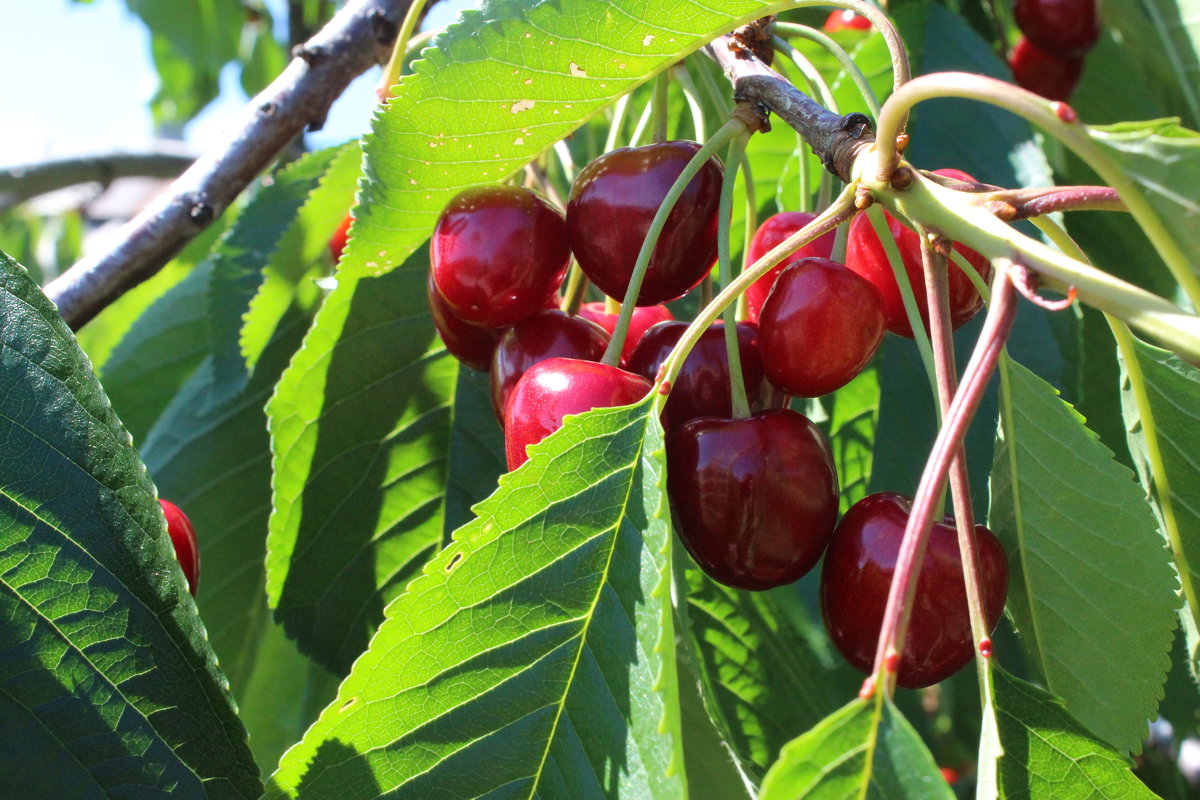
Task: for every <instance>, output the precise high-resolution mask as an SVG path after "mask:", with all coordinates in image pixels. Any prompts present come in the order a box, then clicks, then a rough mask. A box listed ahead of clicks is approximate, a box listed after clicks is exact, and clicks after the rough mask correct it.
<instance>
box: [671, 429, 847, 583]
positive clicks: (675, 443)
mask: <svg viewBox="0 0 1200 800" xmlns="http://www.w3.org/2000/svg"><path fill="white" fill-rule="evenodd" d="M667 490H668V492H669V497H670V500H671V508H672V511H673V512H674V515H675V520H676V522H677V523H678V530H679V538H680V539H681V540H682V541H683V544H684V546H685V547H687V549H688V552H689V553H691V554H692V558H694V559H696V563H697V564H699V565H700V566H701V567H702V568H703V569H704V571H705V572H707V573H708V574H709V575H711V576H712V577H713V578H714V579H716V580H718V581H720V582H721V583H724V584H726V585H728V586H733V587H736V588H738V589H770V588H771V587H773V586H782V585H784V584H787V583H792V582H793V581H795V580H797V579H799V578H801V577H802V576H804V575H805V574H806V573H807V572H808V571H809V570H810V569H812V568H813V565H815V564H816V563H817V560H818V559H819V558H820V557H821V553H822V552H824V550H825V546H826V544H828V542H829V537H830V536H831V535H833V527H834V523H836V522H837V509H838V480H837V472H836V471H835V470H834V466H833V456H832V454H831V453H830V450H829V443H828V442H827V441H826V440H825V436H824V435H823V434H822V433H821V431H820V429H818V428H817V427H816V426H815V425H813V424H812V423H811V422H809V420H808V418H807V417H805V416H804V415H803V414H800V413H797V412H795V411H792V410H791V409H787V408H783V409H774V410H771V411H763V412H760V413H758V414H755V415H754V416H752V417H744V418H741V419H717V418H715V417H702V418H700V419H694V420H692V421H691V422H688V423H687V424H685V425H683V426H682V427H680V428H677V429H676V430H674V431H673V432H671V433H670V435H669V436H668V437H667Z"/></svg>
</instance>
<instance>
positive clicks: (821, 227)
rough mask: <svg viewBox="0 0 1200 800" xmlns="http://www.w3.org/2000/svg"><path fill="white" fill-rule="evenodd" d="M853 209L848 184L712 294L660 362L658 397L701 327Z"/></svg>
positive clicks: (680, 367)
mask: <svg viewBox="0 0 1200 800" xmlns="http://www.w3.org/2000/svg"><path fill="white" fill-rule="evenodd" d="M856 212H857V209H855V207H854V187H853V186H847V187H846V188H845V189H843V190H842V193H841V195H839V196H838V198H837V199H836V200H835V201H834V202H833V203H832V204H831V205H830V206H829V208H827V209H825V211H824V212H823V213H821V215H820V216H818V217H817V218H816V219H814V220H813V221H812V222H810V223H808V224H807V225H805V226H804V227H803V228H801V229H800V230H798V231H796V232H795V233H793V234H792V235H791V236H789V237H788V238H786V239H784V240H783V241H782V242H780V243H779V244H778V245H776V246H775V247H773V248H772V249H771V250H770V251H768V252H767V253H765V254H764V255H763V256H762V258H760V259H758V260H757V261H755V262H754V263H753V264H752V265H751V266H750V267H748V268H747V269H745V270H743V271H742V274H741V275H738V276H737V277H736V278H734V280H733V281H732V282H731V283H730V284H729V285H728V286H726V287H725V288H724V289H722V290H721V292H720V293H719V294H718V295H717V296H716V297H715V298H713V301H712V302H711V303H708V304H707V305H705V307H704V308H703V309H701V310H700V313H699V314H697V315H696V318H695V319H694V320H692V324H691V325H689V326H688V327H687V330H685V331H684V332H683V335H682V336H681V337H679V341H678V342H677V343H676V344H675V348H674V349H673V350H671V354H670V355H669V356H667V359H666V361H664V362H663V366H662V367H661V368H660V369H659V371H658V378H657V380H656V381H655V384H654V388H655V392H656V393H657V395H658V397H660V398H662V394H661V392H659V391H658V390H659V389H660V388H661V387H662V386H663V385H664V384H667V383H673V382H674V381H675V378H676V377H678V375H679V370H680V369H682V368H683V362H684V359H686V358H687V355H688V353H689V352H691V350H692V347H694V346H695V344H696V342H698V341H699V340H700V337H701V336H702V335H703V333H704V331H706V330H708V327H709V326H710V325H712V323H713V322H715V321H716V319H717V317H718V316H720V315H721V312H722V311H724V310H725V308H726V306H728V305H730V304H731V303H734V302H735V301H736V300H737V298H738V297H740V296H741V295H742V294H743V293H745V291H746V289H747V288H748V287H749V286H750V284H752V283H754V282H755V281H756V280H758V279H759V278H761V277H762V276H763V275H766V274H767V273H768V272H770V271H771V269H772V268H774V267H775V266H776V265H777V264H779V263H780V262H781V261H783V260H784V259H785V258H787V257H788V256H790V255H791V254H792V253H794V252H795V251H797V250H799V249H800V248H801V247H803V246H804V245H806V244H808V243H809V242H811V241H813V240H815V239H817V238H818V237H820V236H824V235H825V234H826V233H829V232H830V231H832V230H833V229H835V228H836V227H837V226H838V225H840V224H842V223H843V222H845V221H846V220H848V219H850V217H852V216H854V214H855V213H856ZM658 402H660V403H662V402H665V398H662V399H661V400H659V401H658Z"/></svg>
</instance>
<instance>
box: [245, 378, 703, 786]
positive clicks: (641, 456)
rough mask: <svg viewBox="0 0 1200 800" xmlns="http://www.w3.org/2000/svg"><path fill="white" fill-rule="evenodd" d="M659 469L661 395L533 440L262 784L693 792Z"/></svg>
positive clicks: (396, 605)
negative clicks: (687, 779) (526, 455)
mask: <svg viewBox="0 0 1200 800" xmlns="http://www.w3.org/2000/svg"><path fill="white" fill-rule="evenodd" d="M664 481H665V473H664V465H663V443H662V430H661V428H660V427H659V423H658V409H657V408H656V407H655V406H654V405H653V398H650V397H648V398H647V399H646V400H644V401H643V402H641V403H639V404H637V405H635V406H627V407H624V408H617V409H597V410H594V411H591V412H589V413H587V414H583V415H580V416H578V417H571V418H568V421H567V423H566V424H565V425H564V426H563V428H562V430H561V431H559V432H558V433H556V434H555V435H553V436H551V437H549V438H547V439H546V440H545V441H544V442H542V443H541V444H540V445H538V446H535V447H532V448H530V460H529V461H528V462H527V463H526V464H525V465H524V466H523V467H521V468H520V469H519V470H517V471H516V472H514V473H512V474H510V475H509V476H507V477H505V478H503V479H502V480H501V484H500V489H499V490H498V491H497V492H496V493H495V494H493V495H492V496H491V497H490V498H489V499H488V500H486V501H485V502H484V503H482V504H480V505H479V506H478V507H477V511H478V514H479V517H478V518H477V519H476V520H475V521H473V522H472V523H470V524H469V525H467V526H465V527H463V528H461V529H459V531H458V532H457V533H456V534H455V537H454V543H453V544H452V545H450V546H449V547H448V548H446V549H445V550H444V551H442V552H441V553H440V554H438V556H437V557H436V558H434V559H433V561H431V562H430V563H429V565H428V566H427V567H426V568H425V571H424V574H423V575H422V576H421V577H419V578H418V579H417V580H415V581H413V582H412V584H411V585H410V586H409V588H408V590H407V591H406V592H405V593H404V594H403V595H401V596H400V598H398V599H397V600H396V601H394V602H393V603H392V604H391V605H389V606H388V610H387V619H386V620H385V622H384V623H383V625H382V626H381V627H380V629H379V632H378V633H377V634H376V636H375V638H374V639H373V640H372V642H371V647H370V649H369V650H368V651H367V652H366V653H365V654H364V655H363V656H362V657H361V658H360V659H359V660H358V661H357V662H355V664H354V670H353V671H352V672H351V674H350V676H349V677H348V678H347V679H346V680H345V681H344V682H343V683H342V686H341V688H340V689H339V691H338V698H337V700H336V701H335V702H334V703H333V704H332V705H330V706H329V708H327V709H326V710H325V711H324V713H322V715H321V718H320V719H319V720H318V721H317V723H316V724H315V725H314V726H313V727H312V728H310V729H309V731H308V733H307V734H306V735H305V738H304V740H303V741H302V742H301V743H300V744H299V745H298V746H297V747H294V748H293V749H292V750H290V751H288V753H287V754H286V755H285V756H284V758H283V761H282V762H281V764H280V769H279V771H278V772H277V773H276V774H275V776H274V777H273V779H272V789H271V792H270V793H269V795H268V796H271V797H279V796H287V797H296V796H300V795H301V794H302V795H303V797H304V798H305V799H306V800H309V799H310V798H322V797H336V798H338V799H339V800H353V799H354V798H368V797H371V798H373V797H376V796H377V795H380V794H386V793H394V794H395V796H404V797H453V798H456V800H457V799H459V798H461V799H462V800H466V798H475V797H483V796H487V797H489V798H490V797H501V796H504V797H517V796H522V797H533V796H537V797H546V798H549V797H562V798H571V799H572V800H587V798H599V797H607V798H615V797H639V798H679V797H684V796H685V794H686V791H685V788H684V778H683V774H682V772H683V763H682V752H681V744H680V735H681V734H680V729H679V726H680V722H679V698H678V684H677V679H676V673H675V655H674V653H675V644H674V643H675V635H674V630H673V624H672V618H671V600H670V567H669V559H670V546H671V545H670V526H669V524H668V521H667V516H666V514H667V509H666V496H665V487H664ZM302 790H303V791H302Z"/></svg>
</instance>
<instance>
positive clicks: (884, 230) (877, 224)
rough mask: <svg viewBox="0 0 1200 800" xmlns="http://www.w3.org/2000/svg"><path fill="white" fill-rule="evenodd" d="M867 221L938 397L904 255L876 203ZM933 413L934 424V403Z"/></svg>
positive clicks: (936, 408) (938, 412) (939, 414)
mask: <svg viewBox="0 0 1200 800" xmlns="http://www.w3.org/2000/svg"><path fill="white" fill-rule="evenodd" d="M866 213H867V220H868V221H869V222H870V223H871V228H872V229H873V230H874V231H875V236H876V238H878V239H879V243H880V244H881V245H883V252H885V253H886V254H887V258H888V264H890V265H891V267H892V276H893V278H894V279H895V281H896V286H898V287H899V288H900V299H901V300H902V301H903V303H904V314H905V316H906V317H908V327H909V328H911V329H912V335H913V342H915V343H916V345H917V352H918V353H920V355H921V364H922V365H923V366H924V367H925V375H926V377H927V378H928V379H929V387H930V391H931V392H932V395H933V397H934V398H935V399H936V398H937V396H938V386H937V369H936V368H935V365H934V360H933V347H932V346H931V345H930V344H929V334H928V333H927V332H926V330H925V321H924V320H922V319H921V310H920V308H919V307H918V306H917V295H916V293H915V292H914V291H913V286H912V281H910V280H909V279H908V270H907V269H906V268H905V266H904V257H903V256H901V255H900V247H899V246H898V245H897V244H896V239H895V237H893V236H892V232H891V230H890V229H889V227H888V224H887V219H886V218H885V217H884V215H883V209H881V208H879V207H878V206H871V207H870V208H868V209H867V212H866ZM934 414H935V415H936V416H937V420H938V423H939V424H941V421H942V410H941V408H940V407H939V406H938V404H937V403H936V402H935V403H934Z"/></svg>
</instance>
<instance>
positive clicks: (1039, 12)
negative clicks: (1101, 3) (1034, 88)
mask: <svg viewBox="0 0 1200 800" xmlns="http://www.w3.org/2000/svg"><path fill="white" fill-rule="evenodd" d="M1096 5H1097V4H1096V0H1017V2H1016V4H1015V5H1014V6H1013V16H1014V17H1015V18H1016V21H1017V27H1018V28H1020V29H1021V32H1022V33H1023V34H1025V38H1026V39H1028V40H1029V41H1030V42H1031V43H1032V44H1034V45H1036V46H1037V48H1038V49H1039V50H1042V51H1044V52H1046V53H1053V54H1054V55H1055V56H1057V57H1058V58H1060V59H1066V58H1069V57H1072V56H1076V57H1078V56H1082V55H1083V54H1084V53H1086V52H1087V51H1088V50H1090V49H1092V45H1094V44H1095V43H1096V42H1097V40H1099V38H1100V20H1099V18H1098V17H1097V15H1096V11H1097V8H1096Z"/></svg>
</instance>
